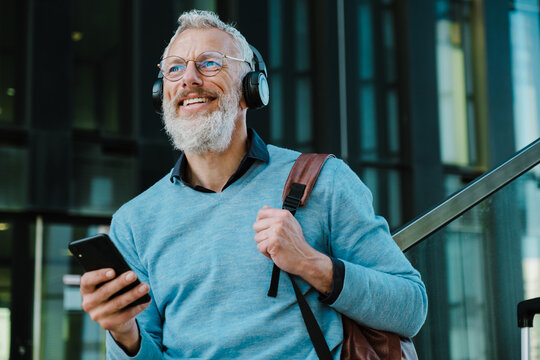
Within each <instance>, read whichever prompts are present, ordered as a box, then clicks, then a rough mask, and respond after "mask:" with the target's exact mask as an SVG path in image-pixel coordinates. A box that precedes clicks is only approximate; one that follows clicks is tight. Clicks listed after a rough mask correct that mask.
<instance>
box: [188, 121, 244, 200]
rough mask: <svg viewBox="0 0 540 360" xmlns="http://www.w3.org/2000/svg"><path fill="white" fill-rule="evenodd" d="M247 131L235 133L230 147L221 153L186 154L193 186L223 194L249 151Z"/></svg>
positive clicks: (189, 179) (189, 178) (189, 176)
mask: <svg viewBox="0 0 540 360" xmlns="http://www.w3.org/2000/svg"><path fill="white" fill-rule="evenodd" d="M247 147H248V138H247V130H246V129H245V127H244V128H243V129H242V131H236V130H235V131H234V132H233V136H232V139H231V143H230V144H229V147H228V148H227V149H226V150H225V151H223V152H221V153H206V154H201V155H194V154H188V153H185V156H186V160H187V169H186V170H187V180H188V181H189V183H190V184H191V185H192V186H196V185H199V186H203V187H205V188H207V189H209V190H212V191H215V192H221V190H222V189H223V187H224V186H225V184H226V183H227V181H228V180H229V178H230V177H231V176H232V175H233V174H234V172H235V171H236V170H237V169H238V166H240V163H241V162H242V159H243V158H244V156H245V155H246V153H247V151H248V149H247Z"/></svg>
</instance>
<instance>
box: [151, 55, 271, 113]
mask: <svg viewBox="0 0 540 360" xmlns="http://www.w3.org/2000/svg"><path fill="white" fill-rule="evenodd" d="M249 47H250V48H251V50H252V51H253V61H252V62H253V63H255V70H254V71H250V72H248V73H247V74H246V75H245V76H244V78H243V79H242V92H243V95H244V99H245V101H246V104H247V106H248V108H250V109H260V108H262V107H265V106H266V105H268V101H269V100H270V90H269V88H268V80H267V77H268V72H267V71H266V65H265V63H264V60H263V58H262V56H261V53H260V52H259V51H258V50H257V49H255V47H254V46H252V45H249ZM152 103H153V105H154V110H155V111H156V112H157V113H158V114H160V115H162V114H163V74H162V73H161V71H159V72H158V76H157V79H156V81H154V86H153V87H152Z"/></svg>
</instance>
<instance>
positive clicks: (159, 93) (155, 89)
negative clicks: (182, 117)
mask: <svg viewBox="0 0 540 360" xmlns="http://www.w3.org/2000/svg"><path fill="white" fill-rule="evenodd" d="M152 104H153V105H154V110H155V111H156V113H158V114H159V115H163V78H162V77H159V78H158V79H157V80H156V81H154V86H152Z"/></svg>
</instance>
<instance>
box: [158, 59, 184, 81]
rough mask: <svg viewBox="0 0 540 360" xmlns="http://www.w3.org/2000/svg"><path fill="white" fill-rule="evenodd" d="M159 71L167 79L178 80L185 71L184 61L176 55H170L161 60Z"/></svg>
mask: <svg viewBox="0 0 540 360" xmlns="http://www.w3.org/2000/svg"><path fill="white" fill-rule="evenodd" d="M161 72H162V73H163V76H165V77H166V78H167V79H169V80H178V79H180V78H181V77H182V75H184V73H185V72H186V62H185V61H184V59H182V58H181V57H178V56H170V57H167V58H165V59H163V61H162V62H161Z"/></svg>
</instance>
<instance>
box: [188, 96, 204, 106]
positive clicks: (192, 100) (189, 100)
mask: <svg viewBox="0 0 540 360" xmlns="http://www.w3.org/2000/svg"><path fill="white" fill-rule="evenodd" d="M209 101H210V99H209V98H193V99H186V100H184V106H187V105H189V104H194V103H206V102H209Z"/></svg>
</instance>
